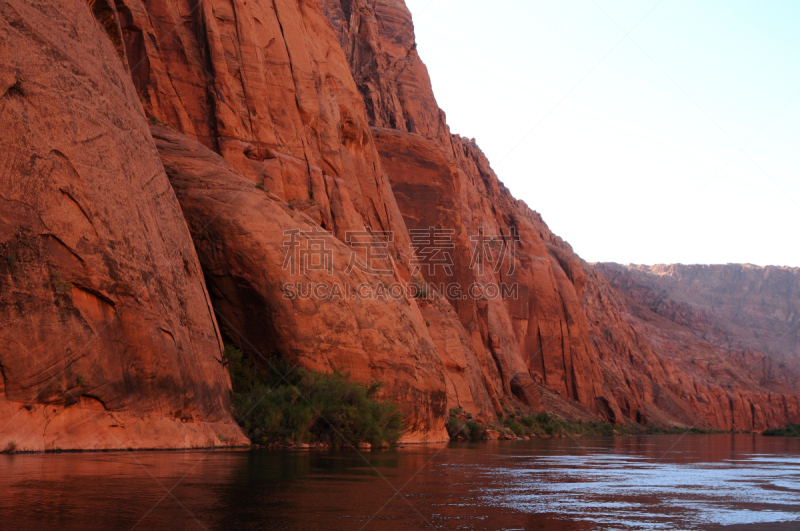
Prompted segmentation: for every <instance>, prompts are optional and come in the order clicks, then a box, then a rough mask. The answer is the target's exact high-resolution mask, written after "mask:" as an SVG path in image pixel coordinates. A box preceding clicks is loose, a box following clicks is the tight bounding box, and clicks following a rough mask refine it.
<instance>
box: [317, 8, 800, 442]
mask: <svg viewBox="0 0 800 531" xmlns="http://www.w3.org/2000/svg"><path fill="white" fill-rule="evenodd" d="M323 5H324V8H325V11H326V14H327V16H328V19H329V20H330V21H331V25H332V26H333V28H334V30H335V32H336V34H337V37H338V38H339V41H340V43H341V45H342V48H343V49H344V50H345V52H346V53H347V56H348V61H349V63H350V67H351V69H352V71H353V76H354V79H355V81H356V84H357V85H358V88H359V91H360V92H361V94H362V95H363V97H364V100H365V103H366V108H367V111H368V115H369V119H370V124H371V125H372V126H373V134H374V136H375V139H376V142H377V145H378V149H379V151H380V153H381V157H382V159H383V163H384V167H385V168H386V170H387V173H388V174H389V177H390V180H391V183H392V188H393V190H394V192H395V195H396V197H397V202H398V205H399V207H400V210H401V211H402V213H403V216H404V218H405V221H406V224H407V226H408V228H409V229H412V230H414V229H427V228H429V227H437V228H441V229H444V228H447V229H452V230H453V240H454V242H455V248H454V249H453V251H452V258H453V262H454V274H453V279H455V280H457V281H458V283H460V284H462V285H463V284H464V283H469V282H477V283H504V282H505V283H515V284H516V285H518V286H519V294H518V296H515V297H510V298H507V299H506V300H505V301H501V300H497V299H495V300H490V301H474V300H472V299H470V300H463V299H461V298H460V297H458V296H452V297H449V301H450V303H451V304H452V306H453V308H454V309H455V311H456V312H457V315H458V317H459V321H460V323H461V325H462V326H463V328H464V330H465V331H466V333H467V335H468V336H469V337H470V338H471V339H472V347H473V349H474V351H475V352H476V356H477V359H478V360H479V362H482V363H481V368H482V370H483V378H484V381H485V382H486V387H487V390H488V391H489V393H490V394H491V395H492V397H493V398H495V399H496V398H498V397H501V398H502V395H503V394H505V395H506V396H514V397H516V398H518V399H521V400H522V401H523V402H530V401H531V399H530V398H527V397H526V396H523V392H522V391H521V389H522V388H523V386H522V385H521V384H520V381H521V380H520V379H525V380H527V378H528V377H530V378H531V379H532V380H533V381H535V382H538V383H540V384H543V386H544V388H546V389H549V390H552V391H555V392H556V393H557V395H558V396H560V397H562V398H567V399H570V400H573V401H576V402H577V403H578V404H580V405H581V406H583V408H584V410H588V411H590V412H592V413H594V414H596V415H600V416H601V417H604V418H606V419H608V420H611V421H614V422H624V421H627V420H630V421H634V422H641V423H654V424H658V425H672V424H684V425H687V426H692V425H697V426H702V427H715V428H723V429H743V430H754V429H755V430H758V429H763V428H765V427H767V426H769V425H779V424H784V423H786V422H787V420H792V419H796V418H797V413H798V410H797V403H798V402H797V386H796V385H795V383H796V381H797V375H800V370H798V368H797V367H796V365H797V362H796V359H797V352H796V349H795V351H793V352H789V353H787V352H776V351H775V349H772V350H769V349H767V352H765V351H764V349H763V348H762V349H761V350H759V349H758V348H757V347H758V346H759V345H761V343H763V341H762V340H763V337H764V336H765V335H767V336H770V337H771V336H777V335H779V333H780V332H782V329H781V328H780V327H778V329H777V331H775V330H773V329H774V326H773V327H772V328H770V326H771V325H767V324H766V323H765V324H764V325H763V326H764V327H766V328H767V329H768V330H769V332H766V331H760V330H761V329H760V328H759V331H756V330H753V329H752V328H751V329H750V330H749V331H748V332H747V333H744V334H742V333H736V334H732V333H730V330H731V329H732V326H731V325H729V324H727V323H733V322H740V321H741V320H742V319H744V317H743V315H747V313H744V312H747V311H748V310H750V311H751V312H752V310H753V305H754V304H759V303H760V304H761V305H762V306H761V308H770V311H771V312H773V313H775V312H777V313H779V314H780V315H782V316H786V318H787V319H790V320H791V319H793V318H794V317H791V316H793V315H794V313H793V312H794V310H793V309H792V307H791V305H790V304H787V303H786V301H777V300H774V298H767V299H765V298H763V297H762V298H761V299H758V298H755V297H753V296H748V295H747V290H748V289H751V290H752V287H750V288H748V286H747V285H739V284H741V282H742V281H741V280H736V278H739V277H740V276H741V275H739V277H737V273H736V272H733V271H727V272H726V273H724V274H723V273H718V274H717V277H714V276H713V275H709V274H705V275H700V274H699V273H698V272H697V271H694V270H692V269H691V268H689V270H692V271H693V272H692V273H687V274H686V276H688V277H690V278H692V279H693V281H694V282H697V283H701V284H703V285H705V286H708V287H707V288H706V290H704V291H703V290H701V291H700V292H697V291H695V292H694V293H695V296H701V295H698V293H704V294H705V299H704V304H705V305H706V306H707V305H709V304H711V303H710V302H709V301H710V300H716V299H714V297H712V295H711V294H712V293H713V294H714V295H717V293H718V291H719V290H720V289H722V290H723V291H726V290H727V292H728V293H729V294H730V295H729V298H731V299H736V300H739V299H740V298H743V299H746V300H748V301H749V303H748V305H745V306H741V305H736V304H732V305H730V306H731V308H736V311H737V312H739V313H738V314H737V316H738V317H737V318H738V319H739V321H736V320H734V319H733V317H732V312H733V309H731V310H729V311H727V312H720V311H718V310H715V311H714V312H711V314H712V315H711V317H710V320H709V319H707V320H705V321H702V320H698V317H697V316H698V314H700V315H708V314H709V312H708V311H707V309H705V308H703V310H702V312H699V311H698V310H696V309H693V308H689V309H687V308H686V303H684V302H680V303H674V302H672V301H670V302H661V303H660V306H659V308H658V310H657V313H659V314H660V315H661V316H666V317H667V318H668V319H672V322H670V323H664V319H661V321H660V322H658V323H657V324H656V323H654V322H653V321H654V319H653V317H654V316H652V315H651V316H643V315H642V312H641V311H640V308H639V304H642V302H641V301H639V300H637V299H636V295H638V296H639V297H645V298H646V299H647V298H648V297H649V298H650V299H652V298H653V297H656V298H658V300H659V301H661V298H662V297H660V296H655V295H654V294H653V289H652V288H650V286H648V287H647V288H643V289H638V291H636V292H635V293H628V291H630V290H627V291H626V290H625V289H622V291H623V293H622V294H620V293H617V291H616V290H615V289H614V288H615V287H619V288H624V287H629V286H619V285H618V283H617V282H615V283H614V286H613V287H612V286H611V285H609V281H608V275H606V274H604V273H605V272H606V271H607V270H608V268H606V269H602V268H601V269H599V270H596V269H595V268H593V267H591V266H588V265H586V264H585V263H583V262H582V261H581V260H580V258H579V257H578V256H577V255H575V254H574V252H573V251H572V249H571V248H570V246H569V245H567V244H566V243H564V242H563V241H562V240H561V239H560V238H558V237H557V236H555V235H553V234H552V233H551V232H550V231H549V229H548V228H547V226H546V225H545V223H544V222H543V221H542V219H541V218H540V217H539V216H538V214H536V213H535V212H532V211H531V210H529V209H528V207H527V206H526V205H525V204H524V203H522V202H520V201H516V200H515V199H514V198H513V197H512V196H511V195H510V193H509V192H508V191H507V190H506V189H505V187H503V185H502V184H501V183H500V182H499V181H498V179H497V177H496V175H495V174H494V172H493V171H492V170H491V168H490V167H489V163H488V161H487V160H486V158H485V157H484V155H483V154H482V153H481V151H480V149H479V148H478V147H477V146H476V145H475V144H474V142H473V141H469V140H467V139H463V138H461V137H459V136H458V135H452V134H451V133H450V131H449V128H448V127H447V124H446V122H445V117H444V113H443V112H442V111H441V110H439V108H438V106H437V104H436V100H435V98H434V96H433V92H432V90H431V85H430V80H429V77H428V73H427V70H426V68H425V66H424V64H423V63H422V62H421V61H420V58H419V56H418V54H417V51H416V43H415V40H414V34H413V24H412V21H411V15H410V13H409V12H408V9H407V8H406V7H405V5H404V3H403V2H402V0H375V1H366V0H355V1H348V2H344V1H338V0H324V2H323ZM513 229H515V230H516V232H517V235H518V237H519V242H518V243H517V247H516V258H517V262H518V267H517V268H516V269H515V271H514V272H513V273H511V272H510V271H508V270H505V269H504V268H502V269H500V270H499V271H496V272H495V273H494V274H491V273H485V274H480V273H479V272H478V271H476V269H475V268H474V267H470V266H473V265H474V257H475V253H476V242H475V240H476V239H480V238H481V237H482V236H481V235H486V234H505V235H511V234H512V233H513ZM609 267H611V266H609ZM771 274H772V277H771V278H772V280H771V281H770V282H768V283H764V282H762V283H758V285H759V286H762V285H766V284H770V285H771V286H782V287H785V285H786V283H787V281H786V279H785V278H784V277H786V276H787V275H786V274H785V273H783V274H782V276H781V273H779V272H777V271H773V272H772V273H771ZM630 276H631V275H630V274H629V275H627V277H625V276H624V275H623V276H622V277H620V278H630ZM674 276H675V274H673V275H670V277H671V278H672V277H674ZM662 277H663V275H662ZM777 277H779V278H780V280H778V278H777ZM681 278H684V277H683V276H681ZM427 280H429V281H438V280H440V278H427ZM670 282H671V283H672V284H669V283H668V282H666V281H663V280H662V281H661V283H660V284H658V283H655V284H654V285H657V286H660V287H661V286H662V285H663V284H665V283H667V284H669V285H670V286H672V285H673V284H675V285H683V284H686V280H682V281H680V282H679V281H676V280H674V279H673V280H670ZM737 282H738V283H737ZM751 282H755V281H751ZM722 285H724V286H725V287H724V288H721V287H720V286H722ZM661 289H667V288H666V287H661ZM672 289H673V290H677V289H678V288H677V287H676V288H672ZM790 291H791V290H790ZM631 296H633V299H631V298H630V297H631ZM648 301H649V302H652V301H650V300H649V299H648V300H647V301H645V303H646V302H648ZM645 306H646V304H645ZM701 306H702V305H701ZM654 311H656V310H654ZM670 312H674V314H675V315H673V316H671V315H670ZM761 313H762V316H763V314H765V313H766V310H764V309H761ZM680 319H689V320H690V321H692V319H694V321H692V322H695V321H696V322H695V324H694V326H692V325H691V324H690V325H688V328H689V329H691V331H692V332H693V333H688V330H687V329H686V326H687V324H686V323H681V322H680ZM763 321H764V320H763V319H760V320H756V321H755V322H756V323H759V324H757V325H753V326H754V327H761V324H760V323H762V322H763ZM773 321H774V317H773ZM676 323H677V324H683V325H684V326H683V327H677V326H675V324H676ZM698 323H699V324H698ZM773 324H774V323H773ZM726 331H727V332H726ZM698 336H701V337H698ZM732 337H735V338H736V341H737V342H738V343H737V344H739V345H740V348H739V352H736V351H733V352H731V349H730V346H731V344H732ZM773 339H774V337H773ZM778 339H780V341H783V342H785V343H786V344H787V345H788V344H789V343H788V340H787V339H786V338H785V337H781V338H778ZM754 340H755V343H754ZM759 341H761V343H759ZM792 344H794V343H792ZM731 354H733V355H731ZM791 360H795V361H791ZM492 362H493V363H492ZM775 367H780V369H781V370H780V371H776V370H775ZM783 369H787V370H788V374H782V375H781V376H778V375H777V372H783ZM742 374H744V375H745V376H744V377H742ZM535 387H536V386H532V385H530V383H528V384H527V385H525V386H524V388H526V389H531V388H534V389H535ZM549 396H551V395H550V393H545V398H547V397H549ZM532 401H533V402H537V400H535V399H534V400H532ZM495 404H496V402H495ZM546 405H547V407H548V408H550V409H556V410H558V409H559V407H560V406H559V404H558V403H553V402H552V401H550V402H549V403H547V404H546ZM567 413H570V412H567ZM571 414H573V415H574V414H575V412H574V411H573V412H571Z"/></svg>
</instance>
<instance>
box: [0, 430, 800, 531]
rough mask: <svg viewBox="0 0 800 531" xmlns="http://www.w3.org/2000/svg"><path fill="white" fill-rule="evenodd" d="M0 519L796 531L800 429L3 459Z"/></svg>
mask: <svg viewBox="0 0 800 531" xmlns="http://www.w3.org/2000/svg"><path fill="white" fill-rule="evenodd" d="M401 487H402V492H401V495H397V494H396V491H395V489H396V488H397V489H400V488H401ZM373 517H374V518H373ZM0 518H1V519H2V522H5V523H8V522H14V528H15V529H131V528H133V527H134V526H136V528H137V529H203V528H206V529H360V528H362V527H363V526H364V525H365V524H367V526H366V528H367V529H409V528H424V527H429V526H431V525H433V526H435V527H436V528H439V529H476V530H479V529H539V530H574V531H584V530H586V531H588V530H601V529H620V530H629V529H631V530H633V529H675V530H677V529H681V530H683V529H710V530H717V529H720V530H721V529H726V530H753V531H755V530H770V529H775V530H789V529H792V530H796V529H798V525H800V524H799V522H800V440H797V439H780V438H774V439H770V438H764V437H760V436H752V435H691V436H686V437H680V436H647V437H617V438H593V439H588V438H587V439H577V440H568V439H553V440H535V441H526V442H504V443H503V442H494V443H481V444H467V443H464V444H451V445H447V446H438V447H430V446H425V447H409V448H403V449H398V450H392V451H383V452H372V453H367V454H364V457H363V458H362V457H360V456H359V455H357V454H355V453H334V454H329V453H301V452H258V451H252V452H250V451H240V452H235V451H227V452H218V451H214V452H203V451H197V452H142V453H124V452H121V453H103V454H36V455H11V456H8V455H4V456H0ZM371 518H372V519H371ZM370 519H371V520H370Z"/></svg>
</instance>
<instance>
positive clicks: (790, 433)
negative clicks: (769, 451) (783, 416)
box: [761, 424, 800, 437]
mask: <svg viewBox="0 0 800 531" xmlns="http://www.w3.org/2000/svg"><path fill="white" fill-rule="evenodd" d="M761 435H766V436H767V437H800V424H788V425H787V426H786V427H785V428H772V429H769V430H767V431H765V432H763V433H762V434H761Z"/></svg>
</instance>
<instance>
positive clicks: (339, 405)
mask: <svg viewBox="0 0 800 531" xmlns="http://www.w3.org/2000/svg"><path fill="white" fill-rule="evenodd" d="M225 359H226V360H227V364H228V370H229V372H230V375H231V381H232V384H233V401H234V408H235V410H234V415H235V417H236V418H237V419H238V420H239V424H240V425H241V426H242V428H243V429H244V430H245V431H246V432H247V434H248V435H249V436H250V438H251V439H252V440H253V442H255V443H259V444H267V443H272V442H286V441H293V442H296V443H308V442H326V443H329V444H330V445H331V446H333V447H346V446H349V445H351V444H352V445H355V444H357V443H359V442H369V443H370V444H373V445H380V444H382V443H389V444H395V443H396V442H397V440H398V439H399V438H400V435H401V434H402V432H403V430H404V424H403V418H402V415H401V414H400V413H399V411H398V410H397V407H396V406H395V405H394V404H392V403H390V402H386V401H381V400H379V399H378V393H379V392H380V390H381V387H382V384H380V383H379V382H373V384H372V385H370V386H369V387H365V386H363V385H360V384H358V383H355V382H351V381H350V378H349V374H348V373H345V372H340V371H334V372H333V373H332V374H322V373H316V372H312V371H307V370H305V369H302V368H299V367H292V366H291V365H289V364H288V363H287V362H286V361H278V360H276V361H275V363H269V364H266V365H269V366H268V367H263V366H261V364H257V363H255V362H254V361H253V360H250V359H248V358H247V357H246V356H244V355H243V354H242V352H241V351H239V350H238V349H236V348H234V347H232V346H226V347H225Z"/></svg>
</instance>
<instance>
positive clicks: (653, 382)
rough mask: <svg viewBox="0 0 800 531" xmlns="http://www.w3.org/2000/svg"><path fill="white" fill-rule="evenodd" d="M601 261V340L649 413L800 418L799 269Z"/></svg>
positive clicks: (723, 422) (763, 424)
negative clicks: (618, 263)
mask: <svg viewBox="0 0 800 531" xmlns="http://www.w3.org/2000/svg"><path fill="white" fill-rule="evenodd" d="M592 269H593V276H595V277H596V282H595V283H594V285H595V286H597V288H596V289H595V293H594V294H593V295H591V296H590V297H588V298H587V305H588V307H589V314H590V316H592V317H593V318H594V320H595V326H594V340H595V343H596V344H597V348H598V350H599V352H600V354H601V357H602V358H603V360H604V362H605V365H606V367H607V373H608V376H607V377H608V378H609V379H610V380H611V381H615V382H617V385H616V386H615V389H618V390H627V391H623V392H624V393H625V394H628V395H629V396H631V397H633V398H634V399H635V400H636V401H635V402H634V403H633V404H635V408H639V409H638V411H640V412H641V414H643V415H645V416H647V417H649V419H650V420H651V421H653V422H656V423H665V422H675V421H678V422H680V423H682V424H687V425H695V426H699V427H722V428H724V429H735V430H746V431H750V430H756V431H760V430H763V429H765V428H767V427H769V426H776V425H784V424H786V423H787V422H796V421H797V419H798V418H800V399H798V392H797V389H798V387H797V382H798V376H799V375H800V357H799V356H798V343H797V339H798V336H797V333H798V332H797V301H798V299H797V295H796V294H797V289H798V280H799V279H800V271H798V270H796V269H790V268H777V267H767V268H760V267H753V266H747V265H744V266H743V265H728V266H683V265H673V266H651V267H644V266H629V267H625V266H619V265H616V264H598V265H595V266H593V267H592ZM654 406H655V407H654ZM664 413H666V414H667V415H668V416H666V417H663V416H662V415H664Z"/></svg>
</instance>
